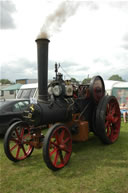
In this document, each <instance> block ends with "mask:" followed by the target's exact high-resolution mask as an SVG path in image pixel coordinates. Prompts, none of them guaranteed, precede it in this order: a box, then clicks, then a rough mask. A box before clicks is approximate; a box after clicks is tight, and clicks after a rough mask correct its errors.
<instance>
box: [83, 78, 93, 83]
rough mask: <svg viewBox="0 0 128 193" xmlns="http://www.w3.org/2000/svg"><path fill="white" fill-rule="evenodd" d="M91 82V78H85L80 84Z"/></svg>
mask: <svg viewBox="0 0 128 193" xmlns="http://www.w3.org/2000/svg"><path fill="white" fill-rule="evenodd" d="M90 81H91V78H85V79H84V80H83V81H82V84H87V83H89V82H90Z"/></svg>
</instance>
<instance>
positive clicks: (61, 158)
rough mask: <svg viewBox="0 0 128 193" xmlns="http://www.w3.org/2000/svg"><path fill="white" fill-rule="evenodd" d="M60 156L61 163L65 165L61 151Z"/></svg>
mask: <svg viewBox="0 0 128 193" xmlns="http://www.w3.org/2000/svg"><path fill="white" fill-rule="evenodd" d="M59 156H60V160H61V163H62V164H64V158H63V154H62V151H61V150H60V151H59Z"/></svg>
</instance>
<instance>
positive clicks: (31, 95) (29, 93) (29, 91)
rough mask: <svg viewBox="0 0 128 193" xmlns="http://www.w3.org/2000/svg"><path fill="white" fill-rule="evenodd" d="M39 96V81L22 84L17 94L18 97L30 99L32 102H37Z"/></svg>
mask: <svg viewBox="0 0 128 193" xmlns="http://www.w3.org/2000/svg"><path fill="white" fill-rule="evenodd" d="M37 97H38V83H32V84H24V85H22V86H21V87H20V90H19V91H18V93H17V95H16V98H17V99H30V102H31V103H36V102H37Z"/></svg>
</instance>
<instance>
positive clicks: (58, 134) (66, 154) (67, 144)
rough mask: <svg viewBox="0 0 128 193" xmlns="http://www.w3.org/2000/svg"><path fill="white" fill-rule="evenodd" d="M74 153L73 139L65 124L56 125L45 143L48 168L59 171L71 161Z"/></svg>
mask: <svg viewBox="0 0 128 193" xmlns="http://www.w3.org/2000/svg"><path fill="white" fill-rule="evenodd" d="M71 153H72V138H71V134H70V131H69V129H68V128H67V127H66V126H65V125H63V124H55V125H53V127H51V128H50V129H49V130H48V133H47V134H46V136H45V139H44V142H43V157H44V161H45V163H46V165H47V167H48V168H50V169H51V170H54V171H56V170H58V169H61V168H63V167H64V166H65V165H66V164H67V163H68V161H69V159H70V156H71Z"/></svg>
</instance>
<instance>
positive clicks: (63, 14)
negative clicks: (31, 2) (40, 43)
mask: <svg viewBox="0 0 128 193" xmlns="http://www.w3.org/2000/svg"><path fill="white" fill-rule="evenodd" d="M78 7H79V3H78V2H72V1H70V2H69V1H64V2H62V3H61V4H60V5H59V6H58V8H57V9H56V10H55V12H54V13H52V14H50V15H48V16H47V18H46V20H45V22H44V25H43V26H42V28H41V30H40V34H39V35H38V38H50V37H51V36H52V35H53V33H54V32H57V31H59V30H60V29H61V26H62V24H63V23H65V22H66V20H67V19H68V18H69V17H70V16H72V15H74V14H75V12H76V10H77V9H78Z"/></svg>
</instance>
